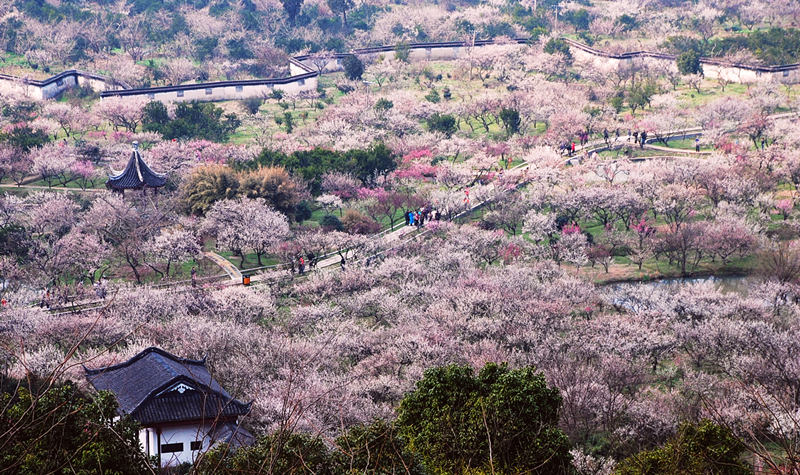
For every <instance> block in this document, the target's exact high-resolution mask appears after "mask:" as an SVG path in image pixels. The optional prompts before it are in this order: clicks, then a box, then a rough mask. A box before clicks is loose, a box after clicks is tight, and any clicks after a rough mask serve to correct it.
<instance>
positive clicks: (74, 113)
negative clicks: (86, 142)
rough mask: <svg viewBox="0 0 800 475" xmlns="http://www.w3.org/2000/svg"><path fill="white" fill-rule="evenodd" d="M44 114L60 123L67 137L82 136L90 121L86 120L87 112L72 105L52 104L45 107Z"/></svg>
mask: <svg viewBox="0 0 800 475" xmlns="http://www.w3.org/2000/svg"><path fill="white" fill-rule="evenodd" d="M42 113H43V114H44V116H45V117H47V118H49V119H51V120H54V121H56V122H58V125H59V126H60V127H61V130H63V131H64V133H65V134H66V135H67V137H72V136H73V135H77V136H80V135H82V134H83V133H85V132H86V130H87V126H88V125H89V121H87V120H86V112H85V111H84V110H83V109H81V108H80V107H76V106H72V105H70V104H66V103H62V102H51V103H48V104H47V105H46V106H45V107H44V109H43V110H42Z"/></svg>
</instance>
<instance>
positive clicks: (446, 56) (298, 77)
mask: <svg viewBox="0 0 800 475" xmlns="http://www.w3.org/2000/svg"><path fill="white" fill-rule="evenodd" d="M566 41H567V43H568V44H569V45H570V49H571V51H572V53H573V55H574V56H575V57H576V58H577V59H580V60H584V61H591V62H593V63H594V64H595V65H596V66H597V67H599V68H601V69H609V68H611V69H613V68H617V67H619V66H620V65H621V64H623V63H626V62H632V61H635V60H644V61H647V62H649V63H663V65H665V66H668V65H670V64H674V63H675V56H674V55H668V54H662V53H652V52H648V51H639V52H633V53H624V54H620V55H614V54H610V53H606V52H604V51H599V50H596V49H594V48H591V47H589V46H587V45H584V44H582V43H578V42H576V41H573V40H569V39H566ZM517 42H518V43H525V42H527V39H524V38H522V39H518V40H517ZM493 44H494V43H492V42H490V41H479V42H476V44H475V45H474V46H471V45H470V46H468V45H466V44H464V43H461V42H442V43H420V44H412V45H408V46H407V48H408V52H409V60H411V61H447V60H454V59H458V58H460V57H463V56H464V55H465V54H466V52H465V49H467V48H481V47H483V46H488V45H493ZM396 48H397V47H393V46H385V47H376V48H364V49H360V50H355V51H353V53H352V54H355V55H357V56H359V57H360V58H362V60H365V62H370V61H372V60H374V59H375V58H376V57H377V56H378V55H381V54H394V51H396ZM345 56H346V54H337V55H336V56H335V57H333V58H331V59H330V60H329V61H328V64H327V65H326V66H325V68H324V69H323V71H322V73H326V72H333V71H341V70H342V69H343V68H342V64H341V60H342V58H343V57H345ZM701 62H702V64H703V72H704V74H705V76H706V77H707V78H709V79H717V78H720V77H722V78H725V79H726V80H728V81H731V82H738V83H778V84H796V83H800V64H794V65H785V66H774V67H759V66H750V65H740V64H732V63H726V62H724V61H719V60H714V59H709V58H703V59H702V60H701ZM312 63H313V61H312V60H311V58H310V57H309V56H298V57H296V58H292V59H290V61H289V72H290V76H289V77H286V78H278V79H264V80H251V81H223V82H213V83H200V84H185V85H179V86H167V87H154V88H149V89H129V88H126V87H124V85H123V88H122V89H114V87H116V85H114V84H112V82H111V80H109V79H107V78H104V77H102V76H98V75H94V74H90V73H85V72H82V71H66V72H64V73H61V74H59V75H57V76H54V77H52V78H50V79H47V80H45V81H34V80H29V79H24V78H18V77H14V76H9V75H2V74H0V92H5V93H12V92H16V93H23V94H26V95H28V96H30V97H33V98H36V99H48V98H52V97H55V96H57V95H58V94H60V93H61V92H63V91H64V90H66V89H67V88H70V87H74V86H75V85H88V86H89V87H91V88H92V89H93V90H95V91H102V94H101V95H102V97H111V96H120V97H130V96H138V97H141V96H147V97H149V98H151V99H153V100H159V101H162V102H173V101H192V100H197V101H222V100H236V99H246V98H250V97H265V96H267V95H269V94H270V93H272V91H273V90H276V89H277V90H281V91H284V92H286V93H299V92H303V91H313V90H316V88H317V85H318V77H317V76H318V73H317V70H316V66H315V65H313V64H312Z"/></svg>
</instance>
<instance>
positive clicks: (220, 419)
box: [84, 348, 253, 467]
mask: <svg viewBox="0 0 800 475" xmlns="http://www.w3.org/2000/svg"><path fill="white" fill-rule="evenodd" d="M84 371H85V373H86V378H87V379H88V380H89V383H91V385H92V386H93V387H94V388H95V389H96V390H98V391H110V392H112V393H114V395H115V396H116V398H117V401H118V402H119V409H118V412H119V414H120V415H125V414H128V415H130V416H131V417H132V418H133V419H134V420H136V421H138V422H139V424H141V430H140V432H139V443H140V448H141V450H142V451H143V452H144V453H145V454H146V455H147V456H149V457H152V456H156V457H158V459H159V461H160V465H161V466H162V467H167V466H175V465H180V464H182V463H193V462H194V461H195V460H196V459H197V456H198V454H200V453H202V452H204V451H206V450H208V449H209V448H211V447H213V446H214V445H215V444H217V443H220V442H225V443H230V444H231V445H233V446H240V445H248V444H250V443H252V440H253V436H252V435H251V434H250V433H249V432H247V431H246V430H244V429H242V428H241V427H240V426H239V419H240V418H241V417H242V416H244V415H246V414H247V413H248V412H249V411H250V406H251V404H252V403H248V404H245V403H242V402H240V401H238V400H236V399H234V398H233V397H231V395H230V394H228V393H227V392H226V391H225V390H224V389H223V388H222V387H221V386H220V385H219V384H218V383H217V382H216V381H215V380H214V379H213V378H212V377H211V375H210V374H209V372H208V370H207V369H206V365H205V359H203V360H190V359H185V358H179V357H177V356H175V355H172V354H170V353H168V352H166V351H164V350H161V349H158V348H148V349H146V350H144V351H142V352H141V353H139V354H138V355H136V356H134V357H133V358H131V359H129V360H128V361H126V362H124V363H120V364H117V365H114V366H107V367H104V368H97V369H88V368H85V367H84Z"/></svg>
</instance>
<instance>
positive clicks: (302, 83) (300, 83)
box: [297, 79, 306, 86]
mask: <svg viewBox="0 0 800 475" xmlns="http://www.w3.org/2000/svg"><path fill="white" fill-rule="evenodd" d="M305 83H306V80H305V79H301V80H299V81H297V84H299V85H301V86H302V85H304V84H305Z"/></svg>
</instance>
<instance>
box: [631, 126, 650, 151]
mask: <svg viewBox="0 0 800 475" xmlns="http://www.w3.org/2000/svg"><path fill="white" fill-rule="evenodd" d="M630 141H631V131H630V130H629V131H628V142H630ZM633 143H638V144H639V148H644V144H646V143H647V131H646V130H643V131H641V132H639V131H638V130H634V131H633Z"/></svg>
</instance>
